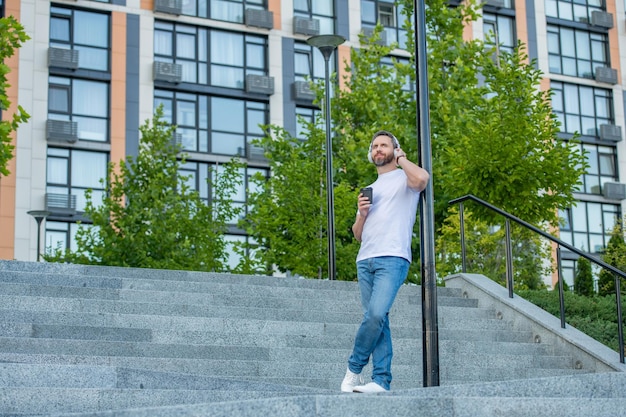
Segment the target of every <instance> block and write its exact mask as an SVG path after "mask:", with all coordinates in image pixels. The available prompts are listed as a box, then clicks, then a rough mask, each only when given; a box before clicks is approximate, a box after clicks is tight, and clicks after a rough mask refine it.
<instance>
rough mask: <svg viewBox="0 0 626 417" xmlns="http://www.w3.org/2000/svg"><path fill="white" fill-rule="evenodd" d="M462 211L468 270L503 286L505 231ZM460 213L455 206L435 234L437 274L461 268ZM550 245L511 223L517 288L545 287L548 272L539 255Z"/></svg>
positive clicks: (546, 251) (513, 263)
mask: <svg viewBox="0 0 626 417" xmlns="http://www.w3.org/2000/svg"><path fill="white" fill-rule="evenodd" d="M474 217H475V216H474V214H473V213H472V212H469V211H464V212H463V220H464V223H465V252H466V254H465V255H466V264H465V266H466V270H467V272H471V273H476V274H483V275H486V276H488V277H490V278H491V279H493V280H494V281H496V282H498V283H500V284H501V285H503V286H506V267H507V265H506V258H507V255H506V232H505V229H504V228H501V227H499V226H496V227H494V226H493V225H490V224H489V223H488V222H486V221H484V220H479V219H475V218H474ZM459 230H460V217H459V213H458V210H457V209H456V208H451V209H450V215H449V217H448V218H446V220H445V221H444V224H443V226H442V227H441V228H440V230H439V231H440V233H439V235H438V236H437V246H438V248H439V251H438V252H437V256H438V257H437V273H438V276H439V277H445V276H447V275H451V274H456V273H459V272H462V259H461V253H462V250H461V241H460V239H459ZM549 251H550V247H549V245H548V244H546V242H542V241H541V239H540V238H539V236H538V235H536V234H532V233H529V232H528V231H527V230H526V229H523V228H521V227H519V226H517V225H516V224H511V252H512V259H511V261H512V269H513V283H514V286H515V287H514V288H516V289H540V288H544V287H545V285H544V284H543V279H542V277H543V276H544V275H546V274H547V273H549V272H550V267H549V266H542V263H541V262H538V261H537V260H538V259H546V258H547V257H548V256H549Z"/></svg>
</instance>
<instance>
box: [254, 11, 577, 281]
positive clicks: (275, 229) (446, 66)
mask: <svg viewBox="0 0 626 417" xmlns="http://www.w3.org/2000/svg"><path fill="white" fill-rule="evenodd" d="M399 3H400V4H401V5H403V6H404V9H403V10H404V11H405V12H406V17H407V19H406V22H405V28H406V29H407V31H408V36H407V40H408V42H407V43H408V47H407V53H406V54H405V58H402V57H400V58H397V56H398V54H395V55H394V56H395V57H394V56H392V55H390V54H391V52H392V51H393V50H394V48H395V45H392V46H383V45H380V44H378V43H377V42H376V39H377V38H378V36H380V35H379V34H380V31H381V30H382V28H381V27H380V26H379V27H377V28H376V30H375V32H374V34H373V37H372V38H371V39H365V38H362V39H361V41H362V44H363V47H362V48H358V49H357V48H353V49H352V50H351V55H350V62H349V63H344V65H346V73H348V75H347V76H346V77H345V79H344V80H343V84H344V87H345V88H342V89H335V91H334V97H333V99H332V104H331V111H332V115H331V117H332V126H333V133H332V135H333V163H334V167H333V168H334V179H335V205H336V212H335V214H336V222H337V233H338V235H337V247H338V250H337V264H338V265H340V266H341V268H345V271H343V270H342V272H341V273H340V274H339V273H338V276H339V278H340V279H352V278H353V277H354V276H355V267H354V254H355V252H356V248H357V246H356V244H355V242H354V239H353V238H352V236H351V233H350V231H349V227H350V226H351V224H352V222H353V221H354V215H355V213H356V196H357V195H358V189H359V188H360V187H362V186H364V185H367V184H370V183H371V182H373V181H374V180H375V178H376V170H375V169H374V167H373V166H372V165H371V164H368V162H367V149H368V145H369V142H370V140H371V137H372V135H373V133H374V132H376V131H377V130H379V129H385V130H389V131H392V132H394V133H395V135H396V136H397V137H398V138H399V140H400V142H401V145H402V148H403V149H404V150H405V151H406V153H407V155H408V156H409V159H411V160H413V161H418V160H419V158H418V149H417V140H416V137H417V133H416V109H417V107H416V94H415V91H414V90H412V88H411V86H412V85H414V82H415V67H414V62H415V56H414V49H415V48H414V45H413V30H412V28H411V24H412V19H411V18H410V16H411V13H412V6H413V2H411V1H408V0H403V1H400V2H399ZM427 6H428V7H427V8H426V13H427V15H426V23H427V26H428V28H427V37H428V39H427V42H428V76H429V100H430V121H431V138H432V140H431V143H432V160H433V172H432V173H431V174H432V178H433V186H434V195H435V222H436V227H437V228H440V227H442V226H443V224H444V219H446V218H447V216H448V215H447V213H448V210H449V209H450V207H449V206H448V201H450V200H451V199H453V198H456V197H460V196H462V195H465V194H474V195H476V196H477V197H479V198H482V199H485V200H487V201H488V202H490V203H492V204H494V205H496V206H499V207H501V208H502V209H504V210H506V211H509V212H511V213H512V214H514V215H517V216H519V217H521V218H522V219H524V220H526V221H528V222H530V223H534V224H552V225H555V224H556V223H557V221H558V218H557V213H558V209H559V208H565V207H569V206H570V205H571V204H572V203H573V202H574V197H573V191H574V190H575V189H577V187H578V185H579V183H580V177H581V175H582V173H583V172H584V167H585V163H584V158H583V156H582V155H581V154H580V153H579V151H578V149H577V148H575V147H574V146H573V145H572V144H571V143H568V142H564V141H561V140H558V138H557V132H558V121H557V119H556V118H555V116H554V115H553V114H552V112H551V109H550V105H549V104H550V103H549V99H550V93H549V92H542V91H541V90H540V89H539V81H540V79H541V77H542V74H541V72H540V71H539V70H537V69H536V65H535V64H534V63H533V62H527V59H528V58H527V56H526V55H525V54H524V48H523V46H522V45H520V46H519V47H518V48H517V49H516V50H515V51H514V53H513V54H507V53H502V54H501V55H500V56H499V57H498V59H497V60H495V61H494V59H493V55H494V51H495V49H494V48H488V47H487V45H486V44H485V42H483V41H482V40H471V41H467V40H464V39H463V31H464V25H465V24H466V23H467V22H470V21H474V20H475V19H476V18H477V12H478V7H479V6H477V5H476V4H461V5H460V6H458V7H456V8H450V7H448V4H447V2H445V1H443V0H428V1H427ZM396 52H397V51H396ZM399 55H402V53H400V54H399ZM322 88H323V85H319V86H318V97H320V98H321V97H323V95H322V93H323V91H322V90H321V89H322ZM318 123H319V125H317V126H311V127H310V129H309V133H308V134H307V137H306V140H303V141H302V140H298V139H295V138H292V137H290V135H289V134H288V133H287V132H285V131H284V130H282V129H279V128H276V127H272V128H271V129H269V130H268V132H269V133H268V137H267V138H266V139H264V140H263V143H262V145H263V146H264V147H265V149H266V151H267V156H268V158H269V159H270V161H271V164H272V172H274V173H275V175H277V176H278V178H277V179H275V180H271V181H269V182H268V183H267V187H266V188H264V189H263V191H262V193H265V196H260V197H257V198H256V201H258V204H255V209H254V210H256V211H254V212H253V213H252V216H251V218H250V219H249V222H248V225H249V232H250V233H251V234H252V235H253V236H255V237H257V238H258V240H259V242H260V243H262V244H263V245H265V248H266V250H265V253H264V255H265V258H266V259H267V261H268V262H270V263H271V264H273V265H276V266H277V267H278V268H279V269H281V270H287V271H289V270H290V271H296V270H298V271H300V272H298V273H300V274H302V275H305V276H320V275H321V276H323V275H324V274H323V272H322V273H321V274H320V271H324V270H325V259H326V255H325V254H324V251H325V248H326V246H325V242H326V235H325V233H326V226H325V224H326V220H325V219H326V214H325V203H324V202H325V198H326V197H325V190H324V187H325V185H324V183H325V181H324V180H323V178H324V166H325V163H324V152H323V146H322V143H323V140H322V138H323V134H322V131H323V129H321V127H322V126H324V124H323V123H324V120H323V118H320V120H318ZM281 170H282V172H281ZM557 172H558V174H559V175H554V173H557ZM287 173H289V175H293V176H295V177H297V178H299V180H294V181H292V180H291V179H289V178H287ZM344 198H345V200H344ZM472 211H473V212H474V217H475V218H476V219H477V220H480V221H486V222H488V223H489V224H491V225H495V226H497V225H498V223H499V222H502V220H500V219H498V220H495V219H494V218H493V216H492V215H490V214H489V213H487V212H485V211H483V210H481V209H480V208H478V207H476V208H472ZM344 215H345V216H346V218H344V217H342V216H344ZM418 224H419V222H416V230H415V231H414V239H413V241H414V243H416V246H415V248H414V258H415V259H417V249H418V246H417V244H418V236H419V233H418V230H417V225H418ZM304 228H307V229H308V230H303V229H304ZM449 236H450V239H452V238H453V237H452V234H450V235H449ZM456 239H458V232H457V237H456ZM525 239H526V240H524V241H523V242H521V243H520V244H531V243H533V242H534V240H532V239H528V238H525ZM443 243H444V242H442V244H443ZM441 247H443V248H447V249H445V250H450V248H451V247H452V245H444V246H441ZM441 247H440V248H441ZM529 252H530V253H531V254H537V255H538V254H540V253H542V250H541V248H540V247H537V248H535V249H533V250H531V251H529ZM312 254H315V256H313V255H312ZM449 255H450V256H452V254H449ZM300 257H306V259H305V260H304V261H303V262H300V263H306V264H307V268H308V270H307V271H304V270H303V269H302V267H301V266H300V265H298V264H299V262H298V261H297V260H298V259H299V258H300ZM534 262H535V263H537V262H538V261H537V259H534ZM523 264H524V265H526V266H527V267H529V268H531V269H533V267H532V266H530V264H532V262H524V263H523ZM298 268H299V269H298ZM417 269H418V266H417V263H415V262H414V263H413V265H412V269H411V272H410V277H411V278H413V279H415V280H419V276H418V275H419V273H418V271H417ZM534 269H536V268H534ZM535 275H536V274H534V272H533V274H531V275H529V276H532V277H534V276H535ZM532 279H534V278H532ZM533 286H534V284H532V285H531V287H533Z"/></svg>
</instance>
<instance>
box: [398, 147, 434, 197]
mask: <svg viewBox="0 0 626 417" xmlns="http://www.w3.org/2000/svg"><path fill="white" fill-rule="evenodd" d="M396 165H398V166H399V167H401V168H402V169H403V170H404V173H405V174H406V178H407V185H408V186H409V188H411V189H413V190H415V191H423V190H424V188H426V186H427V185H428V180H429V178H430V174H429V173H428V172H427V171H426V170H425V169H424V168H422V167H419V166H417V164H414V163H413V162H411V161H409V159H408V158H407V157H406V153H404V151H403V150H402V149H400V148H397V149H396Z"/></svg>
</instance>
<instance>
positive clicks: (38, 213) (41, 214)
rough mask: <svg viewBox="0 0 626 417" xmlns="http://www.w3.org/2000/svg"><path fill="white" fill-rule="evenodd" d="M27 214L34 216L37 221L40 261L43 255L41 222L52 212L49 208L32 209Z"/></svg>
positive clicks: (38, 256)
mask: <svg viewBox="0 0 626 417" xmlns="http://www.w3.org/2000/svg"><path fill="white" fill-rule="evenodd" d="M27 214H30V215H31V216H33V217H34V218H35V221H36V222H37V262H39V258H40V256H41V222H42V221H43V219H45V218H46V217H48V216H49V215H50V212H49V211H47V210H30V211H28V212H27Z"/></svg>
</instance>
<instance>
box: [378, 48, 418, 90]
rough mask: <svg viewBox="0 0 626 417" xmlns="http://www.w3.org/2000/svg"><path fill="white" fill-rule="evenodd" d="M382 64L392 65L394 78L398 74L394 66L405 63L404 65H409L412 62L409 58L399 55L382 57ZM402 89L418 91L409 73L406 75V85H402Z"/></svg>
mask: <svg viewBox="0 0 626 417" xmlns="http://www.w3.org/2000/svg"><path fill="white" fill-rule="evenodd" d="M380 64H381V65H382V66H386V67H390V69H391V75H392V77H393V78H396V76H397V75H398V72H397V71H395V70H394V68H393V67H395V66H396V65H397V64H400V65H403V66H405V67H406V66H409V65H411V63H410V62H409V59H408V58H401V57H397V56H385V57H382V58H381V60H380ZM402 90H403V91H412V92H414V91H416V87H415V83H414V82H412V81H411V77H410V76H409V75H406V76H405V77H404V85H403V86H402Z"/></svg>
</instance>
